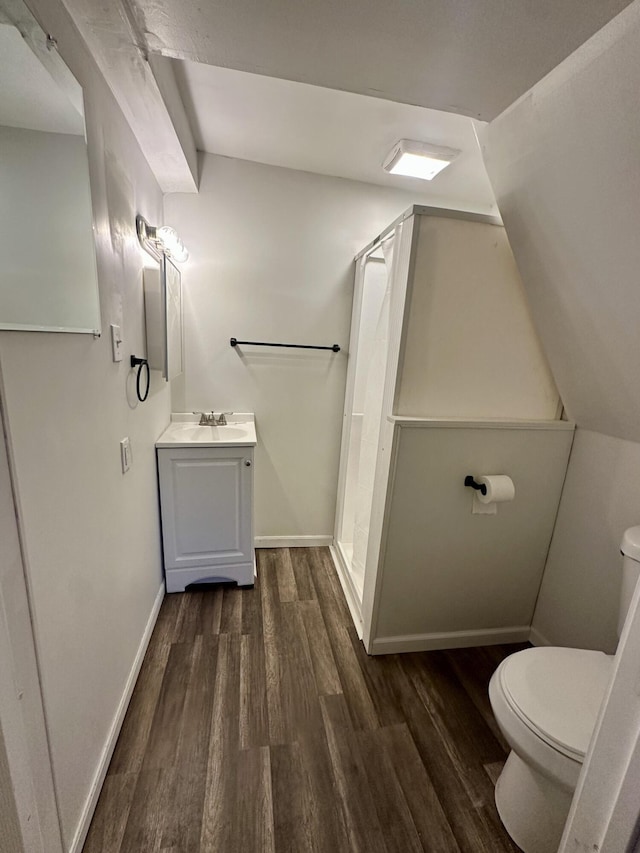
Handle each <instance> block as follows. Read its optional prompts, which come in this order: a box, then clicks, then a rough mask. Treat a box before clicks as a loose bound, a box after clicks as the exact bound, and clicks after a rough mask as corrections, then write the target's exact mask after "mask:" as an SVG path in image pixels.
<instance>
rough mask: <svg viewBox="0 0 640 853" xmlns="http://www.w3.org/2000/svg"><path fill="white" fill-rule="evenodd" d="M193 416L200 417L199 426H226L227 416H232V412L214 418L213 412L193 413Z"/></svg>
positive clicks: (222, 413) (221, 413)
mask: <svg viewBox="0 0 640 853" xmlns="http://www.w3.org/2000/svg"><path fill="white" fill-rule="evenodd" d="M193 414H194V415H200V421H199V422H198V425H199V426H226V425H227V418H226V416H227V415H232V414H233V412H220V415H219V416H218V417H217V418H216V415H215V412H208V413H207V412H194V413H193Z"/></svg>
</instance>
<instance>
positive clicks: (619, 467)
mask: <svg viewBox="0 0 640 853" xmlns="http://www.w3.org/2000/svg"><path fill="white" fill-rule="evenodd" d="M636 524H640V444H638V443H637V442H635V441H622V440H621V439H617V438H611V437H610V436H607V435H601V434H600V433H597V432H590V431H588V430H582V429H579V430H576V436H575V441H574V444H573V450H572V452H571V462H570V464H569V469H568V471H567V479H566V482H565V486H564V492H563V495H562V502H561V504H560V510H559V512H558V520H557V523H556V528H555V532H554V536H553V542H552V544H551V549H550V551H549V558H548V560H547V566H546V570H545V574H544V578H543V581H542V586H541V588H540V596H539V598H538V605H537V607H536V612H535V617H534V620H533V627H534V629H535V630H536V631H537V632H538V633H539V635H540V637H539V638H537V639H538V640H541V639H544V640H545V641H547V642H549V643H552V644H554V645H566V646H575V647H577V648H597V649H602V650H603V651H607V652H614V651H615V648H616V643H617V641H618V637H617V634H616V627H617V623H618V596H619V594H620V581H621V577H622V574H621V572H622V557H621V556H620V542H621V540H622V534H623V533H624V531H625V530H626V528H627V527H632V526H634V525H636Z"/></svg>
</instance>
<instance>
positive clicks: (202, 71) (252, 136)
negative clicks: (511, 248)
mask: <svg viewBox="0 0 640 853" xmlns="http://www.w3.org/2000/svg"><path fill="white" fill-rule="evenodd" d="M174 68H175V71H176V77H177V80H178V85H179V88H180V93H181V95H182V99H183V101H184V103H185V106H186V108H187V114H188V115H189V119H190V121H191V125H192V128H193V130H194V134H195V138H196V144H197V146H198V148H199V149H200V150H201V151H208V152H210V153H213V154H222V155H225V156H228V157H237V158H240V159H243V160H254V161H256V162H259V163H267V164H269V165H272V166H285V167H287V168H290V169H301V170H303V171H307V172H316V173H318V174H321V175H334V176H337V177H340V178H350V179H352V180H357V181H366V182H368V183H372V184H380V185H381V186H394V187H398V188H402V189H406V190H415V191H416V192H417V193H419V194H420V196H421V201H422V202H423V203H427V202H426V201H425V199H428V203H431V204H433V205H435V206H443V207H459V208H462V209H467V210H478V211H491V210H492V209H493V207H494V203H495V202H494V197H493V192H492V190H491V185H490V183H489V179H488V177H487V173H486V171H485V168H484V164H483V161H482V156H481V154H480V149H479V146H478V143H477V139H476V134H475V127H474V126H478V127H480V126H482V122H474V121H473V120H472V119H470V118H467V117H466V116H460V115H454V114H452V113H444V112H439V111H437V110H428V109H424V108H422V107H412V106H407V105H406V104H397V103H392V102H391V101H385V100H382V99H380V98H370V97H366V96H363V95H354V94H352V93H350V92H338V91H335V90H332V89H323V88H320V87H318V86H309V85H307V84H305V83H294V82H291V81H289V80H279V79H276V78H273V77H264V76H261V75H257V74H248V73H245V72H242V71H233V70H231V69H228V68H215V67H213V66H210V65H200V64H198V63H194V62H178V61H174ZM399 139H417V140H423V141H429V142H434V143H436V144H438V145H446V146H449V147H451V148H458V149H460V150H461V151H462V154H461V155H460V157H458V159H457V160H456V161H455V162H454V163H453V164H452V165H451V166H449V167H448V168H447V169H445V170H444V171H443V172H441V173H440V174H439V175H438V176H437V177H436V178H434V180H433V181H421V180H417V179H415V178H406V177H402V176H401V175H389V174H388V173H387V172H385V171H384V170H383V169H382V167H381V163H382V161H383V159H384V157H385V155H386V154H387V153H388V152H389V151H390V149H391V147H392V146H393V145H394V143H396V142H397V141H398V140H399Z"/></svg>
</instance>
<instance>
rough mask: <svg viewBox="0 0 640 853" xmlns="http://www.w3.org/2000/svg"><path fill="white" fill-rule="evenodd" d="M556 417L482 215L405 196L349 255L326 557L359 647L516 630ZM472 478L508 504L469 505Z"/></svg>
mask: <svg viewBox="0 0 640 853" xmlns="http://www.w3.org/2000/svg"><path fill="white" fill-rule="evenodd" d="M561 412H562V406H561V402H560V399H559V396H558V392H557V389H556V387H555V384H554V382H553V378H552V376H551V374H550V372H549V368H548V366H547V363H546V359H545V357H544V354H543V352H542V350H541V348H540V344H539V342H538V339H537V336H536V334H535V331H534V328H533V325H532V323H531V319H530V316H529V311H528V307H527V304H526V300H525V296H524V292H523V288H522V284H521V282H520V279H519V276H518V272H517V269H516V266H515V262H514V260H513V257H512V255H511V251H510V248H509V244H508V241H507V238H506V235H505V232H504V229H503V228H502V226H501V224H500V223H499V221H498V220H496V219H494V218H492V217H488V216H481V215H474V214H469V213H459V212H457V211H449V210H439V209H434V208H424V207H414V208H411V209H410V210H409V211H407V212H406V213H405V214H403V216H401V217H400V218H399V220H397V221H396V222H395V223H393V224H392V225H391V226H390V227H389V228H388V229H387V230H386V231H385V232H383V234H382V235H380V237H378V238H377V239H376V240H375V241H374V242H373V243H372V244H370V245H369V246H368V247H367V248H366V249H365V250H364V251H363V252H361V253H360V255H359V256H358V257H357V258H356V270H355V288H354V303H353V316H352V326H351V340H350V346H349V370H348V376H347V389H346V396H345V410H344V424H343V436H342V452H341V465H340V482H339V493H338V507H337V516H336V529H335V545H334V560H335V562H336V564H337V566H338V571H339V573H340V576H341V580H342V584H343V587H344V588H345V592H346V594H347V598H348V601H349V605H350V608H351V612H352V615H353V617H354V621H355V623H356V626H357V627H358V629H359V631H360V632H361V635H362V637H363V640H364V642H365V646H366V648H367V650H368V651H370V652H372V653H376V652H386V651H404V650H409V649H419V648H440V647H446V646H456V645H474V644H477V643H483V642H507V641H509V640H512V639H513V640H519V639H526V638H528V634H529V625H530V621H531V616H532V613H533V607H534V604H535V598H536V595H537V590H538V586H539V583H540V580H541V575H542V571H543V568H544V559H545V556H546V551H547V548H548V545H549V541H550V537H551V532H552V528H553V523H554V519H555V514H556V511H557V506H558V502H559V497H560V491H561V488H562V482H563V478H564V472H565V470H566V464H567V459H568V453H569V449H570V446H571V440H572V430H573V425H572V424H570V423H569V422H567V421H564V420H561V419H560V417H561ZM486 473H490V474H495V473H506V474H509V475H510V476H511V477H512V479H514V482H515V483H516V499H515V500H514V501H513V502H512V503H510V504H503V505H501V506H500V508H499V512H498V514H497V515H492V516H487V515H474V514H472V496H471V494H470V490H469V489H465V487H464V484H463V481H464V477H465V476H466V475H467V474H474V475H478V476H479V475H481V474H486Z"/></svg>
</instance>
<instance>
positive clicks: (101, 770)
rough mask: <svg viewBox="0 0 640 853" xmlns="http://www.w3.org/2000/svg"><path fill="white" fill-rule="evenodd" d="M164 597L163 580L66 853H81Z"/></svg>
mask: <svg viewBox="0 0 640 853" xmlns="http://www.w3.org/2000/svg"><path fill="white" fill-rule="evenodd" d="M164 594H165V593H164V581H163V582H162V586H161V587H160V589H159V590H158V594H157V595H156V600H155V601H154V602H153V607H152V608H151V613H150V614H149V618H148V620H147V624H146V626H145V629H144V633H143V635H142V639H141V640H140V645H139V646H138V651H137V653H136V656H135V660H134V661H133V665H132V667H131V671H130V672H129V677H128V678H127V683H126V685H125V688H124V693H123V694H122V697H121V699H120V702H119V704H118V709H117V711H116V713H115V716H114V718H113V722H112V723H111V728H110V729H109V734H108V736H107V742H106V743H105V745H104V748H103V750H102V755H101V756H100V761H99V762H98V768H97V770H96V772H95V775H94V777H93V782H92V783H91V788H90V789H89V795H88V797H87V799H86V801H85V804H84V808H83V809H82V815H81V817H80V822H79V823H78V828H77V829H76V832H75V835H74V837H73V841H72V842H71V847H70V848H69V853H80V851H81V850H82V846H83V844H84V842H85V841H86V838H87V833H88V832H89V826H90V825H91V819H92V817H93V813H94V811H95V809H96V805H97V804H98V797H99V796H100V791H101V790H102V785H103V783H104V780H105V776H106V775H107V770H108V769H109V762H110V761H111V756H112V755H113V751H114V749H115V748H116V741H117V740H118V735H119V734H120V729H121V728H122V723H123V722H124V716H125V714H126V713H127V708H128V707H129V701H130V699H131V694H132V693H133V688H134V687H135V686H136V681H137V679H138V674H139V672H140V667H141V666H142V661H143V660H144V656H145V652H146V651H147V646H148V645H149V640H150V639H151V634H152V632H153V628H154V625H155V624H156V619H157V618H158V613H159V611H160V606H161V605H162V600H163V598H164Z"/></svg>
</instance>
